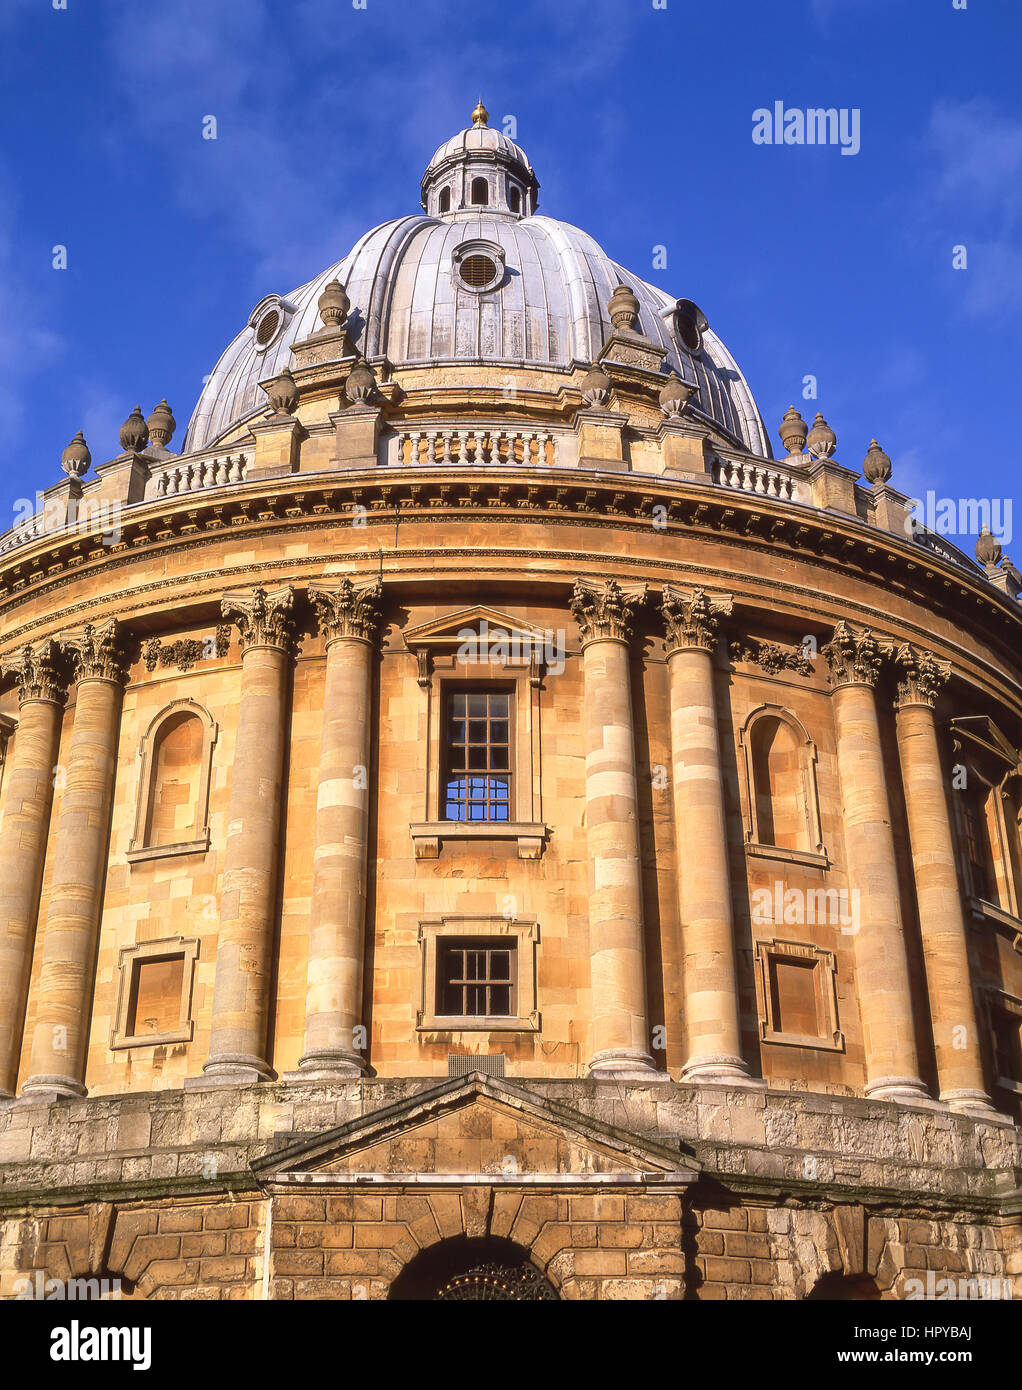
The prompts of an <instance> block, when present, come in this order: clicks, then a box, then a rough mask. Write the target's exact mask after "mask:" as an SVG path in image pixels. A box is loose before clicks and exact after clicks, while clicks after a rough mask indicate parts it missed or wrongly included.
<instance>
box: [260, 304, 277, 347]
mask: <svg viewBox="0 0 1022 1390" xmlns="http://www.w3.org/2000/svg"><path fill="white" fill-rule="evenodd" d="M279 324H280V314H279V313H278V312H277V310H276V309H271V310H270V312H269V313H268V314H264V315H263V316H262V318H261V319H260V320H259V325H258V327H257V328H256V342H257V343H258V344H259V346H260V347H265V346H266V344H267V343H268V342H270V340H271V339H272V338H273V335H274V334H275V333H276V331H277V328H278V326H279Z"/></svg>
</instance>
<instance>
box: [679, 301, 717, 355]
mask: <svg viewBox="0 0 1022 1390" xmlns="http://www.w3.org/2000/svg"><path fill="white" fill-rule="evenodd" d="M674 326H675V329H676V330H677V334H678V337H679V338H680V339H681V341H682V344H683V346H684V347H685V348H687V349H688V351H689V352H692V353H695V352H701V351H702V347H703V333H704V332H705V330H706V329H707V328H708V327H709V325H708V323H707V321H706V315H705V314H704V313H703V311H702V309H700V307H699V305H698V304H693V303H692V301H691V299H679V300H678V303H677V306H676V307H675V310H674Z"/></svg>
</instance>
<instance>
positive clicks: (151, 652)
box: [142, 623, 231, 674]
mask: <svg viewBox="0 0 1022 1390" xmlns="http://www.w3.org/2000/svg"><path fill="white" fill-rule="evenodd" d="M230 645H231V629H230V626H229V625H228V624H226V623H221V624H219V625H218V627H217V629H216V633H215V635H214V638H213V641H212V643H210V640H209V638H207V639H206V640H205V641H204V642H199V641H197V640H196V639H193V638H182V639H181V640H180V641H177V642H168V643H166V644H164V643H163V642H161V641H160V639H159V638H158V637H153V638H150V640H149V641H148V642H147V643H146V644H145V647H144V648H143V651H142V659H143V660H144V661H145V668H146V670H147V671H149V672H152V671H155V670H156V668H157V666H176V667H177V669H178V670H179V671H180V672H182V674H183V673H184V672H186V671H190V670H191V669H192V667H193V666H194V665H195V663H196V662H197V661H203V660H205V659H206V658H208V657H210V656H226V655H227V652H228V649H229V648H230ZM211 646H212V650H210V647H211Z"/></svg>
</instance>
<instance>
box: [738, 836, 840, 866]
mask: <svg viewBox="0 0 1022 1390" xmlns="http://www.w3.org/2000/svg"><path fill="white" fill-rule="evenodd" d="M745 853H746V854H747V855H749V856H750V857H751V858H756V859H779V860H780V861H781V862H782V863H785V864H805V865H806V866H807V867H809V868H813V869H829V868H830V858H829V856H828V855H827V852H826V850H824V851H823V852H822V853H814V852H813V851H811V850H807V849H783V848H782V847H781V846H780V845H757V844H753V843H752V842H751V841H748V840H747V841H746V843H745Z"/></svg>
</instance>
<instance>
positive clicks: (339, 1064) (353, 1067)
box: [287, 1047, 369, 1081]
mask: <svg viewBox="0 0 1022 1390" xmlns="http://www.w3.org/2000/svg"><path fill="white" fill-rule="evenodd" d="M368 1066H369V1064H368V1063H367V1061H366V1059H365V1058H364V1057H362V1056H361V1055H360V1054H359V1053H358V1052H351V1051H349V1050H348V1049H347V1048H343V1047H323V1048H317V1049H316V1051H315V1052H306V1054H305V1055H304V1057H299V1059H298V1070H297V1071H292V1072H288V1074H287V1080H288V1081H353V1080H357V1079H358V1078H359V1077H360V1076H365V1074H366V1071H367V1070H368Z"/></svg>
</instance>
